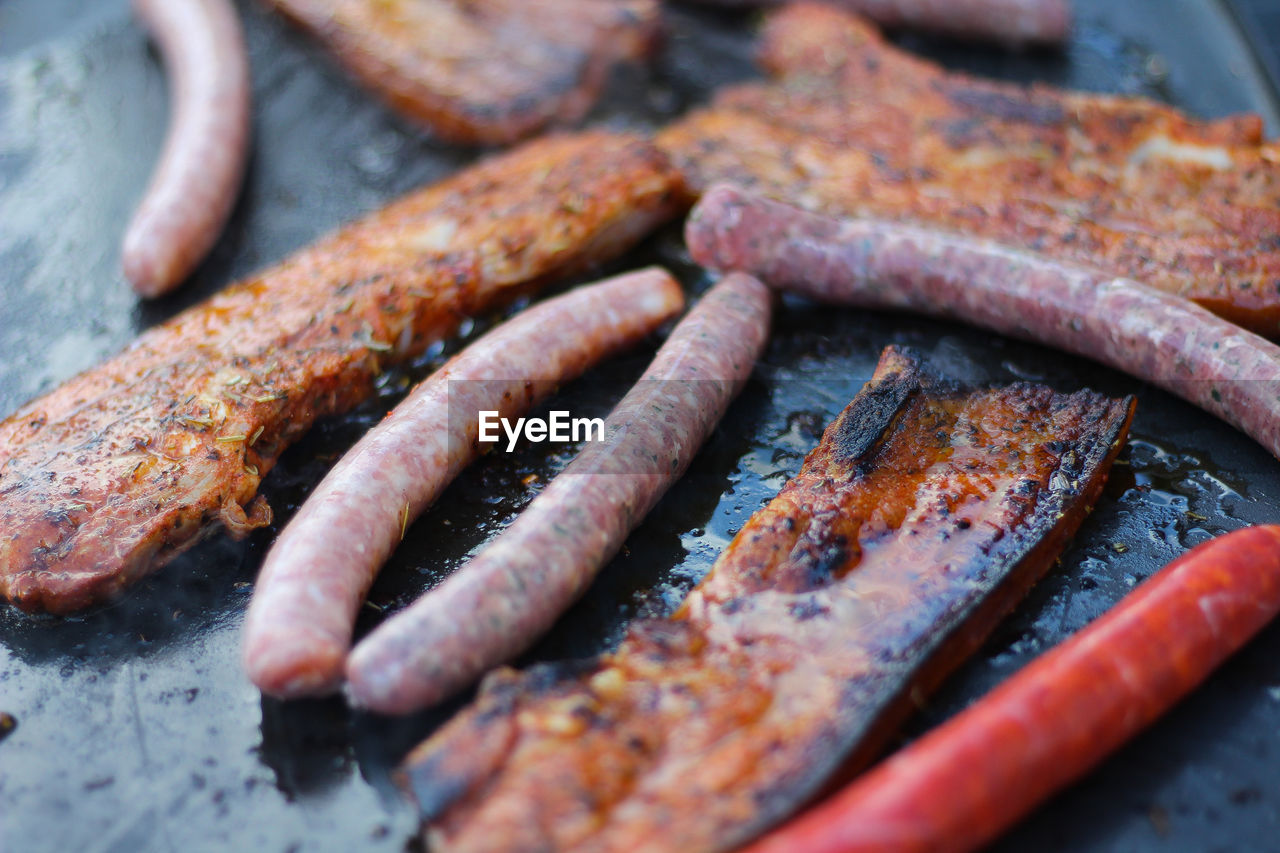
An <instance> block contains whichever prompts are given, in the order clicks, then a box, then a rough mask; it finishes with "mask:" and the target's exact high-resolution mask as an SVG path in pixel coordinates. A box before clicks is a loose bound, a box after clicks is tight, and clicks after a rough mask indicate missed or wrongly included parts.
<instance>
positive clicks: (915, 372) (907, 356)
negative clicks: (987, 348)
mask: <svg viewBox="0 0 1280 853" xmlns="http://www.w3.org/2000/svg"><path fill="white" fill-rule="evenodd" d="M965 390H967V389H966V387H965V386H964V385H963V384H961V383H959V382H956V381H954V380H952V379H948V378H946V377H944V376H942V375H941V374H939V373H937V372H936V371H934V370H933V368H932V367H931V366H930V365H929V364H928V362H927V361H926V360H925V358H924V357H923V356H922V355H921V354H920V353H919V352H917V351H916V350H914V349H912V348H910V347H901V346H896V345H890V346H887V347H885V349H884V352H882V353H881V354H880V362H879V363H878V364H877V365H876V370H875V374H874V375H873V376H872V378H871V381H870V382H868V383H867V384H866V385H865V386H863V388H862V390H861V391H859V392H858V394H857V396H856V397H854V398H853V402H851V403H850V404H849V405H848V406H847V407H846V408H845V410H844V411H843V412H841V413H840V415H839V416H838V417H837V418H836V420H835V422H834V423H833V424H832V426H831V430H832V432H831V434H830V435H829V436H827V437H828V438H830V439H831V440H832V443H833V450H834V452H835V455H836V456H837V457H839V458H841V459H844V460H846V461H848V462H851V463H854V462H858V461H859V460H863V459H864V458H865V457H868V456H869V455H870V454H871V452H872V450H873V449H874V448H875V447H876V445H877V444H878V443H880V441H881V439H882V438H884V437H885V435H886V433H887V432H888V431H889V427H890V426H891V425H892V424H893V422H894V420H895V419H896V418H897V416H898V413H899V412H901V411H902V410H903V409H904V408H905V407H906V404H907V402H908V401H909V400H911V398H912V397H914V396H915V395H916V394H920V393H924V394H930V395H935V396H946V395H954V394H957V393H962V392H964V391H965ZM824 440H825V439H824Z"/></svg>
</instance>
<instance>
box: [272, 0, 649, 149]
mask: <svg viewBox="0 0 1280 853" xmlns="http://www.w3.org/2000/svg"><path fill="white" fill-rule="evenodd" d="M267 2H268V3H270V5H272V6H274V7H275V8H276V9H278V10H280V11H281V12H282V13H283V14H285V15H286V16H287V17H289V18H291V19H292V20H294V21H295V22H297V23H298V24H300V25H301V26H302V27H303V28H305V29H307V30H308V31H310V32H311V33H312V34H314V35H315V36H316V37H317V38H319V39H320V40H321V41H322V42H324V43H325V44H326V45H327V46H328V48H329V49H330V50H331V51H332V52H333V54H334V55H335V56H336V57H337V59H338V61H339V62H341V63H342V64H343V65H344V66H346V68H347V69H348V70H349V71H351V73H352V74H354V75H355V76H356V77H357V78H359V79H360V80H361V81H362V82H363V83H364V84H365V85H366V86H368V87H369V88H371V89H373V90H374V91H375V92H377V93H378V94H379V95H381V96H382V98H383V99H384V100H386V101H387V103H388V104H390V105H391V107H392V108H394V109H396V110H398V111H399V112H401V113H403V114H405V115H407V116H408V117H410V118H412V119H414V120H415V121H419V122H421V123H422V124H424V125H426V126H427V127H429V128H431V129H432V130H433V131H434V132H435V133H436V134H437V135H438V136H440V137H441V138H442V139H447V140H451V141H453V142H462V143H469V144H483V145H495V144H505V143H510V142H514V141H516V140H517V139H520V138H522V137H525V136H529V135H531V134H533V133H536V132H538V131H539V130H542V129H543V128H545V127H547V126H548V125H550V124H555V123H571V122H576V121H578V120H579V119H581V118H582V117H583V116H584V115H585V114H586V113H587V111H588V110H589V109H590V108H591V106H592V105H593V104H594V103H595V101H596V99H597V98H598V97H599V95H600V91H601V90H602V89H603V88H604V84H605V82H606V81H607V78H608V75H609V72H610V71H611V70H612V68H613V67H614V66H615V65H616V64H618V63H621V62H625V61H629V60H638V59H641V58H643V57H644V56H645V55H646V54H648V53H649V51H650V50H651V49H652V47H653V45H654V43H655V42H656V39H657V34H658V27H659V23H660V21H659V16H658V3H657V0H267Z"/></svg>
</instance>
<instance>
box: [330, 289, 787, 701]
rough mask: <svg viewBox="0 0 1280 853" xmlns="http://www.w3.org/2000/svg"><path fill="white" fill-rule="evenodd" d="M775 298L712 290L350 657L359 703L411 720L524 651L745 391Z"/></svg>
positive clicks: (353, 690)
mask: <svg viewBox="0 0 1280 853" xmlns="http://www.w3.org/2000/svg"><path fill="white" fill-rule="evenodd" d="M770 315H771V303H770V295H769V292H768V290H767V289H766V288H765V286H764V285H762V284H761V283H760V282H758V281H756V280H755V279H753V278H751V277H749V276H745V275H741V274H739V275H731V276H729V277H727V278H725V279H724V280H723V281H721V282H720V283H719V284H717V285H716V286H715V287H713V288H712V289H711V290H710V291H709V292H708V293H707V295H706V296H705V297H703V299H702V301H701V302H699V303H698V305H697V307H695V308H694V309H693V311H691V312H690V313H689V316H688V317H686V318H685V319H684V320H683V321H681V323H680V325H679V326H677V327H676V329H675V331H673V332H672V334H671V337H670V338H669V339H668V340H667V342H666V343H665V344H663V346H662V349H661V350H659V352H658V354H657V356H656V357H655V358H654V360H653V363H652V364H650V366H649V369H648V370H647V371H645V374H644V376H642V377H641V379H640V381H639V382H638V383H637V384H636V386H635V387H634V388H632V389H631V391H630V392H628V393H627V395H626V396H625V397H624V398H623V399H622V401H621V402H620V403H619V404H618V405H617V407H616V408H614V410H613V412H612V413H611V414H610V415H609V417H608V419H607V420H606V422H605V439H604V441H601V442H596V443H593V444H589V445H588V446H587V448H586V449H585V450H584V451H583V452H582V453H581V454H579V456H578V457H577V458H576V459H574V461H573V462H572V463H570V464H569V466H568V467H567V468H566V469H565V470H564V471H563V472H562V473H561V474H560V476H558V477H556V478H555V480H553V481H552V482H551V483H550V484H549V485H548V486H547V488H546V489H545V490H544V491H543V492H542V494H540V495H539V496H538V497H537V498H535V499H534V500H533V502H532V503H531V504H530V505H529V507H528V508H527V509H526V510H525V511H524V512H523V513H522V514H521V515H520V517H519V518H517V519H516V520H515V522H514V523H512V525H511V526H510V527H509V528H507V530H505V531H503V533H502V534H501V535H500V536H499V537H498V538H497V539H496V540H495V541H494V542H492V543H491V544H490V545H489V546H488V547H487V548H485V549H484V550H483V551H481V552H480V554H479V555H478V556H477V557H476V558H475V559H473V560H471V561H470V562H469V563H467V565H465V566H463V567H462V568H461V569H460V570H458V571H457V572H456V573H455V574H453V575H452V576H450V577H449V578H448V579H447V580H446V581H445V582H444V583H443V584H441V585H440V586H439V587H437V588H436V589H434V590H432V591H431V592H429V593H427V594H426V595H424V596H423V597H422V598H421V599H420V600H418V601H417V602H415V603H414V604H413V605H412V606H411V607H409V608H408V609H407V610H404V611H402V612H401V613H398V614H396V615H395V616H393V617H391V619H389V620H387V621H386V622H385V623H383V624H382V625H380V626H379V627H378V628H377V629H376V630H374V632H373V633H372V634H371V635H370V636H369V637H367V638H366V639H365V640H364V641H362V642H361V643H359V644H358V645H357V646H356V647H355V649H354V650H353V651H352V653H351V655H350V657H349V658H348V660H347V681H348V689H349V690H350V693H351V697H352V699H353V700H354V701H356V702H357V703H359V704H361V705H364V706H366V707H369V708H372V709H373V710H375V711H381V712H384V713H406V712H409V711H412V710H415V709H417V708H421V707H424V706H427V705H430V704H432V703H434V702H438V701H440V700H441V699H444V698H445V697H447V696H448V695H449V694H451V693H453V692H454V691H456V690H458V689H459V688H461V687H464V686H465V685H466V684H468V683H469V682H470V681H472V680H473V679H475V678H476V677H477V676H479V675H481V674H482V673H483V672H484V671H485V670H487V669H489V668H490V667H492V666H494V665H495V664H497V663H500V662H501V661H504V660H507V659H509V658H511V657H512V656H514V655H516V654H518V653H519V652H521V651H523V650H524V649H525V648H527V647H528V646H529V645H530V644H531V643H532V642H533V641H534V640H535V639H537V638H538V637H539V636H540V635H541V634H542V633H543V632H544V631H546V629H547V628H549V627H550V626H551V624H552V623H553V622H554V621H555V620H556V617H558V616H559V615H560V613H561V612H563V611H564V609H565V608H566V607H568V606H569V605H570V604H571V603H573V601H575V600H576V599H577V598H578V596H579V595H580V594H581V593H582V592H583V590H585V589H586V587H587V584H588V583H590V581H591V579H592V578H593V577H594V576H595V574H596V572H597V571H598V570H599V568H600V567H601V566H602V565H604V563H605V562H606V561H607V560H608V559H609V558H610V557H612V556H613V554H614V553H616V552H617V550H618V549H619V548H620V547H621V546H622V542H623V540H624V539H625V538H626V536H627V534H628V533H630V532H631V530H632V529H634V528H635V526H636V525H638V524H639V523H640V521H641V519H643V518H644V516H645V515H646V514H647V513H648V512H649V510H650V509H651V508H652V507H653V505H654V504H655V503H657V501H658V499H659V498H660V497H661V496H662V495H663V493H664V492H666V490H667V488H668V487H669V486H670V485H671V484H672V483H673V482H675V480H677V479H678V478H679V477H680V475H681V474H683V473H684V470H685V468H687V467H688V465H689V462H690V460H692V459H693V456H694V454H695V453H696V452H697V450H698V448H699V447H701V446H702V443H703V442H704V441H706V439H707V437H708V436H709V435H710V434H711V430H712V429H713V428H714V427H715V425H716V423H717V422H718V421H719V420H720V418H721V416H722V415H723V414H724V412H725V410H726V409H727V408H728V406H729V403H730V401H731V400H732V399H733V398H734V397H735V396H736V395H737V393H738V391H739V389H741V387H742V385H743V383H744V382H746V379H747V377H748V376H749V375H750V373H751V370H752V368H753V366H754V364H755V361H756V358H757V357H758V356H759V354H760V351H761V350H762V349H763V347H764V344H765V340H766V338H767V337H768V332H769V321H770Z"/></svg>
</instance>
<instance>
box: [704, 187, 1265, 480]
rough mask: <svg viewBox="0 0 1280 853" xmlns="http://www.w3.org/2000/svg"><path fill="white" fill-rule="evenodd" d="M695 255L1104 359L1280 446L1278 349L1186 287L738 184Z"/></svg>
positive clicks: (711, 217)
mask: <svg viewBox="0 0 1280 853" xmlns="http://www.w3.org/2000/svg"><path fill="white" fill-rule="evenodd" d="M685 240H686V242H687V243H688V244H689V249H690V251H691V252H692V254H693V257H694V259H695V260H697V261H698V263H700V264H702V265H704V266H707V267H710V268H712V269H719V270H735V269H740V270H745V271H747V272H750V273H752V274H753V275H756V276H759V277H760V278H761V280H763V281H765V282H767V283H768V284H770V285H771V286H773V287H776V288H778V289H781V290H786V291H790V292H793V293H799V294H802V295H804V296H808V297H810V298H812V299H815V300H818V301H820V302H830V303H837V304H840V305H853V306H858V307H863V308H876V309H889V310H905V311H914V312H918V313H923V314H930V315H933V316H938V317H945V318H948V319H953V320H960V321H963V322H966V323H971V324H973V325H976V326H982V327H984V328H987V329H992V330H994V331H996V332H999V333H1001V334H1004V335H1009V336H1012V337H1018V338H1023V339H1026V340H1031V341H1035V342H1037V343H1042V344H1045V345H1048V346H1053V347H1057V348H1059V349H1063V350H1066V351H1068V352H1072V353H1075V354H1077V355H1082V356H1086V357H1088V358H1092V359H1095V360H1097V361H1100V362H1102V363H1103V364H1106V365H1109V366H1110V367H1114V368H1115V369H1117V370H1122V371H1125V372H1126V373H1129V374H1131V375H1133V376H1136V377H1138V378H1139V379H1144V380H1146V381H1148V382H1151V383H1152V384H1154V385H1158V386H1160V387H1161V388H1164V389H1165V390H1167V391H1170V392H1171V393H1174V394H1177V395H1178V396H1180V397H1182V398H1183V399H1185V400H1187V401H1188V402H1191V403H1193V404H1195V405H1197V406H1199V407H1200V408H1202V409H1204V410H1205V411H1208V412H1210V413H1212V414H1214V415H1216V416H1217V417H1219V418H1222V419H1223V420H1224V421H1226V422H1227V423H1229V424H1231V425H1233V426H1235V427H1236V428H1238V429H1240V430H1241V431H1243V432H1244V433H1246V434H1248V435H1249V436H1251V437H1252V438H1253V439H1255V440H1256V441H1257V442H1258V443H1259V444H1261V445H1262V446H1263V447H1265V448H1266V449H1267V450H1269V451H1270V452H1271V453H1272V454H1275V455H1276V456H1280V398H1278V397H1277V395H1278V394H1280V347H1277V346H1276V345H1275V344H1273V343H1271V342H1270V341H1267V340H1265V339H1264V338H1261V337H1259V336H1258V335H1255V334H1253V333H1252V332H1247V331H1245V330H1243V329H1241V328H1240V327H1238V326H1235V325H1233V324H1232V323H1230V322H1228V321H1226V320H1223V319H1221V318H1220V317H1216V316H1214V315H1213V314H1211V313H1210V312H1209V311H1207V310H1205V309H1204V308H1201V307H1199V306H1198V305H1195V304H1194V303H1192V302H1190V301H1188V300H1185V299H1182V298H1180V297H1178V296H1175V295H1172V294H1168V293H1164V292H1161V291H1157V290H1155V289H1153V288H1150V287H1147V286H1145V285H1143V284H1140V283H1138V282H1136V281H1131V280H1129V279H1122V278H1114V277H1112V276H1109V275H1107V274H1105V273H1102V272H1097V271H1094V270H1092V269H1089V268H1085V267H1076V266H1071V265H1069V264H1064V263H1060V262H1058V261H1053V260H1049V259H1046V258H1043V257H1040V256H1038V255H1035V254H1033V253H1030V252H1025V251H1021V250H1016V249H1010V248H1007V247H1005V246H1002V245H999V244H997V243H992V242H989V241H986V240H979V239H975V238H970V237H965V236H961V235H955V234H949V233H946V232H942V231H936V230H931V229H925V228H916V227H912V226H908V225H902V224H900V223H894V222H883V221H874V220H837V219H831V218H827V217H823V216H819V215H816V214H813V213H809V212H807V211H803V210H799V209H797V208H794V207H791V206H789V205H786V204H782V203H780V202H776V201H771V200H768V199H763V198H758V197H753V196H750V195H747V194H744V193H742V192H741V191H739V190H738V189H736V188H733V187H728V186H720V187H715V188H713V189H712V190H711V191H709V192H708V193H707V194H706V195H705V196H703V199H702V201H701V202H700V203H699V204H698V206H697V207H696V208H695V209H694V211H693V213H692V215H691V216H690V218H689V221H688V223H687V224H686V228H685Z"/></svg>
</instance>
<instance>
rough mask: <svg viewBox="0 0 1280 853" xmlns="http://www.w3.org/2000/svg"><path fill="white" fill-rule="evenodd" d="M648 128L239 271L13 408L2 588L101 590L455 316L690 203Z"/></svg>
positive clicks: (77, 601)
mask: <svg viewBox="0 0 1280 853" xmlns="http://www.w3.org/2000/svg"><path fill="white" fill-rule="evenodd" d="M681 194H682V190H681V187H680V182H679V178H678V176H677V175H676V174H675V172H674V171H673V170H672V169H671V167H670V165H669V163H668V162H667V160H666V158H665V157H664V156H663V155H662V154H661V153H659V152H658V151H657V150H656V149H655V148H653V146H651V145H650V144H649V143H647V142H645V141H644V140H642V139H639V138H637V137H634V136H628V135H615V134H609V133H587V134H582V135H578V136H564V137H553V138H549V139H545V140H540V141H538V142H534V143H530V144H528V145H526V146H524V147H522V148H520V149H518V150H516V151H513V152H511V153H509V154H507V155H504V156H502V157H499V158H495V159H492V160H489V161H486V162H484V163H481V164H480V165H478V166H475V167H472V168H470V169H467V170H464V171H463V172H461V173H460V174H458V175H456V176H455V177H452V178H450V179H448V180H446V181H444V182H442V183H440V184H436V185H435V186H432V187H428V188H426V189H422V190H419V191H417V192H415V193H412V194H410V195H409V196H407V197H405V198H403V199H401V200H400V201H397V202H395V203H393V204H391V205H389V206H388V207H386V208H384V209H382V210H380V211H378V212H376V213H373V214H371V215H370V216H368V217H366V218H365V219H363V220H361V221H359V222H357V223H355V224H353V225H350V226H348V227H346V228H344V229H342V230H341V231H339V232H337V233H336V234H334V235H332V236H330V237H327V238H325V239H323V240H321V241H320V242H318V243H316V244H315V245H313V246H312V247H310V248H308V249H304V250H302V251H300V252H299V253H297V254H296V255H294V256H293V257H292V258H290V259H288V260H286V261H284V262H283V263H281V264H280V265H278V266H276V267H274V268H273V269H270V270H267V271H266V272H264V273H262V274H261V275H258V276H254V277H252V278H250V279H248V280H245V281H242V282H240V283H239V284H236V285H233V286H231V287H229V288H227V289H226V290H224V291H223V292H222V293H220V294H218V295H217V296H215V297H214V298H212V299H211V300H209V301H208V302H207V303H204V304H202V305H199V306H196V307H195V308H192V309H190V310H188V311H186V312H184V313H182V314H180V315H178V316H177V317H175V318H173V319H172V320H170V321H169V322H167V323H164V324H163V325H160V326H158V327H156V328H154V329H151V330H150V331H148V332H146V333H145V334H144V335H142V336H141V337H140V338H139V339H138V340H137V341H136V342H135V343H134V344H132V345H131V346H130V347H129V348H128V349H126V350H125V351H124V352H122V353H121V354H120V355H118V356H116V357H115V358H113V359H111V360H110V361H108V362H106V363H105V364H102V365H100V366H98V367H95V368H92V369H90V370H89V371H87V372H85V373H82V374H80V375H79V376H77V377H75V378H73V379H71V380H70V381H69V382H67V383H66V384H64V385H63V386H61V387H60V388H57V389H56V390H54V391H52V392H51V393H49V394H48V395H46V396H44V397H41V398H39V399H37V400H34V401H32V402H30V403H28V404H27V405H25V406H23V407H22V408H21V409H19V410H18V411H17V412H16V413H15V414H14V415H12V416H11V417H10V418H9V419H7V420H6V421H4V422H3V423H0V593H2V594H3V595H5V596H6V597H7V598H9V599H10V600H11V601H13V602H14V603H16V604H18V605H19V606H20V607H23V608H24V609H29V610H33V609H47V610H51V611H57V612H65V611H69V610H74V609H77V608H80V607H84V606H86V605H88V604H91V603H93V602H95V601H98V600H100V599H102V598H104V597H106V596H108V595H110V594H112V593H114V592H115V591H117V590H118V589H120V588H121V587H123V586H124V585H126V584H128V583H129V582H131V581H133V580H135V579H136V578H138V577H139V576H141V575H143V574H146V573H148V572H150V571H152V570H154V569H155V568H157V567H158V566H160V565H163V564H164V563H165V562H166V561H168V560H169V559H170V558H172V557H173V556H174V555H175V554H176V553H178V552H179V551H181V550H183V549H185V548H187V547H188V546H190V545H191V544H192V543H193V542H194V541H195V540H196V538H197V536H198V535H199V534H201V533H202V532H203V531H206V530H209V529H210V527H211V526H212V525H213V524H214V523H215V522H219V521H220V522H221V523H222V525H223V526H224V527H225V528H227V530H228V531H229V532H230V533H231V534H232V535H237V536H238V535H243V534H244V533H245V532H247V531H248V530H250V529H252V528H254V527H258V526H261V525H263V524H266V523H267V522H268V521H269V520H270V517H271V515H270V511H269V510H268V509H267V507H266V505H265V503H263V502H262V501H261V500H260V499H258V500H255V499H254V495H255V494H256V493H257V490H258V484H259V483H260V481H261V479H262V477H263V476H264V475H265V474H266V473H267V471H268V470H269V469H270V468H271V466H272V465H273V464H274V463H275V460H276V458H277V457H278V456H279V454H280V453H281V451H282V450H283V449H284V448H285V447H286V446H288V445H289V444H290V443H291V442H293V441H294V440H295V439H296V438H297V437H298V436H300V435H301V434H302V433H303V432H305V431H306V430H307V429H308V428H309V427H310V426H311V424H312V423H313V422H314V421H315V420H316V419H317V418H320V417H323V416H325V415H329V414H333V413H337V412H342V411H345V410H347V409H350V408H351V407H352V406H354V405H355V404H356V403H358V402H359V401H361V400H363V399H365V398H366V397H367V396H369V394H370V393H372V388H373V381H374V379H375V378H376V377H377V375H378V374H379V373H380V372H381V371H382V370H384V369H385V368H386V367H387V366H388V365H389V364H392V363H395V362H398V361H402V360H404V359H406V358H409V357H411V356H413V355H415V354H417V353H420V352H421V351H423V349H425V348H426V346H427V345H429V344H430V343H431V342H433V341H436V340H439V339H440V338H441V337H442V336H444V335H447V334H449V333H451V332H452V331H453V330H454V329H455V328H456V327H457V325H458V323H459V322H460V320H461V319H462V318H463V317H465V316H467V315H470V314H474V313H475V312H478V311H482V310H484V309H486V308H487V307H489V306H492V305H494V304H496V303H499V302H502V301H504V300H507V299H510V298H511V297H513V296H514V295H516V294H517V293H520V292H527V291H529V290H530V289H532V288H533V287H535V286H537V285H538V284H540V283H542V282H544V281H546V280H547V279H549V278H552V277H555V276H559V275H562V274H565V273H567V272H571V271H574V270H575V269H577V268H580V267H582V266H584V265H586V264H588V263H590V262H593V261H595V260H602V259H605V258H609V257H613V256H616V255H617V254H619V253H621V252H622V251H624V250H625V249H627V248H629V247H630V246H631V245H632V244H633V243H634V242H635V241H636V240H638V239H639V238H640V237H641V236H643V235H644V234H645V233H647V232H648V231H649V230H650V229H651V228H653V227H654V226H655V225H656V224H657V223H659V222H661V221H663V220H665V219H667V218H668V217H669V216H671V215H672V214H673V213H675V212H676V210H677V209H678V208H679V207H680V205H681V204H683V199H682V198H681Z"/></svg>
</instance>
